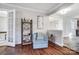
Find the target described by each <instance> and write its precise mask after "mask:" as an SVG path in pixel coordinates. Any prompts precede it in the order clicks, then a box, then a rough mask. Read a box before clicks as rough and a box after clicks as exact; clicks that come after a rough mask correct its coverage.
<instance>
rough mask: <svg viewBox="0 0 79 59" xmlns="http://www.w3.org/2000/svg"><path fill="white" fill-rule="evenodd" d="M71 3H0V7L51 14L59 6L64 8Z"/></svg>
mask: <svg viewBox="0 0 79 59" xmlns="http://www.w3.org/2000/svg"><path fill="white" fill-rule="evenodd" d="M70 5H72V4H68V3H4V4H1V3H0V8H7V9H18V10H19V9H25V10H29V11H33V12H39V13H45V14H48V15H49V14H52V13H54V12H56V11H58V10H59V9H61V8H65V7H67V6H70Z"/></svg>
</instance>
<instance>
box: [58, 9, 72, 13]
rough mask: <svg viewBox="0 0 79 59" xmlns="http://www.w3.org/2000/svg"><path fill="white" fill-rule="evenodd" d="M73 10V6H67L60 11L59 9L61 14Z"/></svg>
mask: <svg viewBox="0 0 79 59" xmlns="http://www.w3.org/2000/svg"><path fill="white" fill-rule="evenodd" d="M70 10H71V8H65V9H62V10H60V11H58V12H59V13H60V14H66V13H67V12H69V11H70Z"/></svg>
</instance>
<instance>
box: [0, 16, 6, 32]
mask: <svg viewBox="0 0 79 59" xmlns="http://www.w3.org/2000/svg"><path fill="white" fill-rule="evenodd" d="M5 31H6V32H7V31H8V18H7V17H0V32H5Z"/></svg>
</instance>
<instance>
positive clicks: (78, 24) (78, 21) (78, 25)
mask: <svg viewBox="0 0 79 59" xmlns="http://www.w3.org/2000/svg"><path fill="white" fill-rule="evenodd" d="M77 28H79V20H77Z"/></svg>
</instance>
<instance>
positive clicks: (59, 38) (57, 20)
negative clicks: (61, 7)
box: [48, 14, 63, 46]
mask: <svg viewBox="0 0 79 59" xmlns="http://www.w3.org/2000/svg"><path fill="white" fill-rule="evenodd" d="M48 30H49V32H50V33H52V34H54V35H55V36H56V39H55V40H53V41H52V42H53V43H55V44H57V45H59V46H63V17H62V16H60V15H57V14H53V15H50V16H49V21H48ZM50 41H51V40H50Z"/></svg>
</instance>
